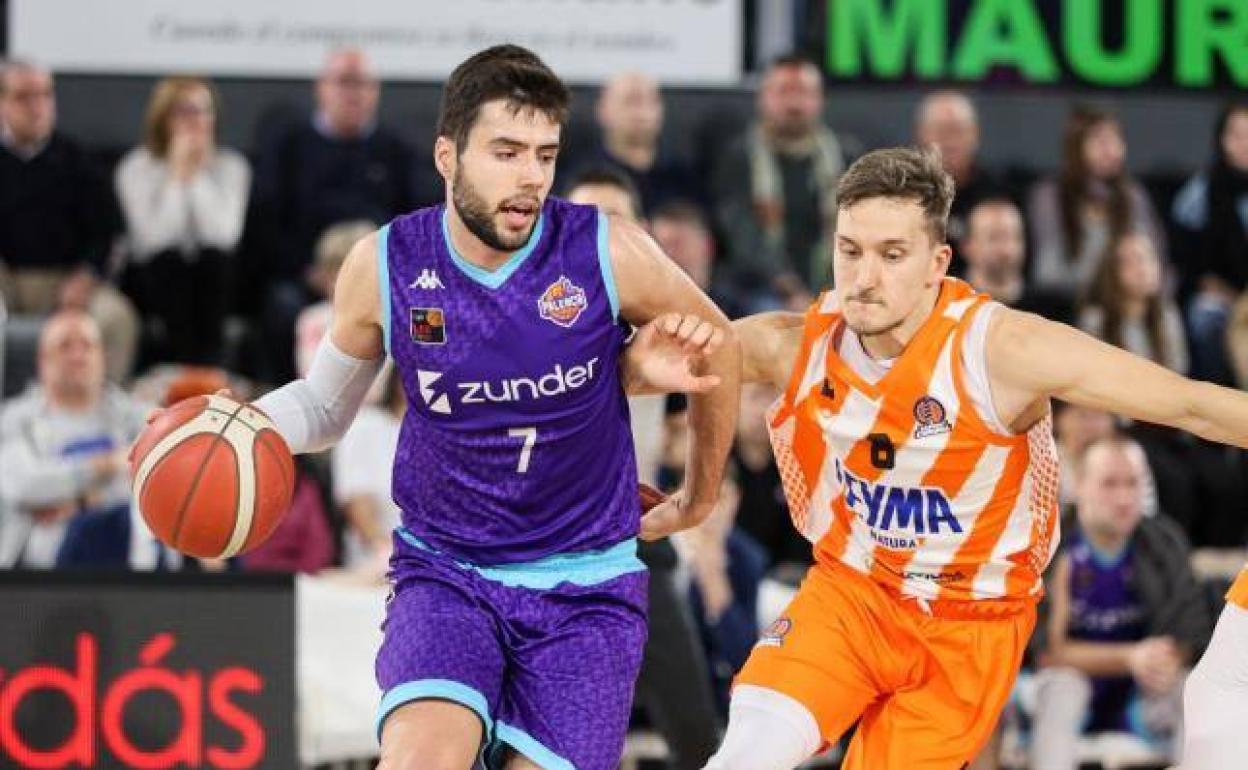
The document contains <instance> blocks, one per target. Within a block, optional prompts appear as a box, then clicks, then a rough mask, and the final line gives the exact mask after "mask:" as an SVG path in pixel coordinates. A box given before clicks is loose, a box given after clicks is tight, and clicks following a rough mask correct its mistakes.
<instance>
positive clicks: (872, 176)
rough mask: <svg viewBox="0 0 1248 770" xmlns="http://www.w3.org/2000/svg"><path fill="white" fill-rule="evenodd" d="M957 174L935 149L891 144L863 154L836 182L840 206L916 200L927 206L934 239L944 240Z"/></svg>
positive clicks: (837, 198) (924, 212) (930, 230)
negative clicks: (869, 201)
mask: <svg viewBox="0 0 1248 770" xmlns="http://www.w3.org/2000/svg"><path fill="white" fill-rule="evenodd" d="M953 191H954V187H953V177H951V176H949V172H947V171H945V169H944V166H942V165H941V163H940V154H939V153H937V152H936V151H934V150H922V149H918V148H916V147H890V148H888V149H886V150H876V151H874V152H869V153H867V154H866V155H863V156H862V157H861V158H859V159H858V160H856V161H854V163H853V165H851V166H850V167H849V169H848V170H847V171H846V172H845V173H844V175H842V176H841V179H840V182H838V183H837V185H836V206H837V208H841V209H844V208H848V207H850V206H852V205H854V204H855V203H858V202H860V201H864V200H867V199H869V198H900V199H902V200H912V201H915V202H916V203H918V204H919V206H920V207H921V208H922V209H923V214H924V215H925V216H926V217H927V224H928V228H929V232H930V233H931V236H932V239H933V240H934V241H936V242H937V243H944V242H945V238H946V231H947V229H948V224H949V208H950V206H952V205H953Z"/></svg>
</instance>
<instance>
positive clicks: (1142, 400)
mask: <svg viewBox="0 0 1248 770" xmlns="http://www.w3.org/2000/svg"><path fill="white" fill-rule="evenodd" d="M988 367H989V372H990V374H991V378H992V381H993V390H994V392H993V397H994V401H995V402H996V405H997V410H998V412H999V413H1000V414H1001V415H1002V417H1003V418H1007V416H1008V415H1019V414H1023V413H1025V412H1026V411H1027V407H1028V402H1035V401H1037V400H1039V399H1044V398H1047V397H1050V396H1051V397H1054V398H1060V399H1062V400H1063V401H1069V402H1071V403H1074V404H1081V405H1083V406H1090V407H1095V408H1097V409H1104V410H1106V411H1109V412H1114V413H1116V414H1120V415H1124V416H1126V417H1130V418H1132V419H1135V420H1143V421H1145V422H1152V423H1158V424H1161V425H1169V426H1171V427H1175V428H1179V429H1181V430H1185V431H1188V432H1190V433H1194V434H1196V435H1198V436H1200V437H1202V438H1205V439H1208V440H1210V441H1218V442H1221V443H1224V444H1233V445H1235V446H1239V447H1248V393H1243V392H1241V391H1238V390H1232V389H1230V388H1223V387H1220V386H1218V385H1214V384H1212V383H1208V382H1197V381H1195V380H1189V379H1187V378H1186V377H1183V376H1181V375H1179V374H1176V373H1175V372H1172V371H1170V370H1169V369H1166V368H1164V367H1162V366H1159V365H1157V364H1155V363H1153V362H1152V361H1148V360H1147V359H1144V358H1141V357H1139V356H1136V355H1133V354H1131V353H1128V352H1126V351H1125V350H1122V349H1120V348H1116V347H1114V346H1112V345H1108V344H1106V343H1104V342H1101V341H1100V340H1098V339H1096V338H1094V337H1092V336H1090V335H1087V334H1084V333H1083V332H1081V331H1078V330H1076V329H1072V328H1071V327H1069V326H1066V325H1065V324H1059V323H1055V322H1053V321H1048V320H1045V319H1043V318H1041V317H1039V316H1036V315H1032V314H1030V313H1020V312H1017V311H1013V310H1008V309H1005V308H1002V309H1000V310H999V311H997V317H995V318H993V319H992V325H991V327H990V329H989V334H988Z"/></svg>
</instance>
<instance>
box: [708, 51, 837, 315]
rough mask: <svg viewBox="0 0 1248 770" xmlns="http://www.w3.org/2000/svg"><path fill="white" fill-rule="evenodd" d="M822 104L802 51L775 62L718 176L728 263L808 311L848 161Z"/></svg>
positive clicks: (824, 265) (823, 270)
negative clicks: (750, 118)
mask: <svg viewBox="0 0 1248 770" xmlns="http://www.w3.org/2000/svg"><path fill="white" fill-rule="evenodd" d="M823 106H824V93H823V82H822V76H821V74H820V71H819V67H818V66H816V65H815V63H814V62H812V61H810V60H809V59H806V58H803V57H801V56H785V57H781V58H779V59H776V60H775V61H774V62H772V64H771V66H769V67H768V68H767V71H766V72H765V73H764V74H763V79H762V84H761V86H760V88H759V92H758V102H757V110H758V115H757V118H756V120H755V122H754V123H753V124H752V125H751V126H750V127H749V128H748V129H747V131H746V132H745V134H744V135H742V136H741V137H739V138H738V139H737V140H736V141H735V142H733V143H732V144H730V145H728V146H727V147H726V148H725V150H724V152H723V155H722V156H721V157H720V158H719V159H718V161H717V162H716V164H715V170H714V174H713V185H712V190H713V197H714V198H715V215H716V219H717V220H718V224H719V228H720V230H721V231H722V232H723V234H724V239H725V243H724V246H725V249H726V251H727V265H728V267H729V268H730V269H731V270H732V271H733V272H734V273H736V274H737V275H739V276H741V278H742V280H743V281H746V282H751V283H755V284H756V285H758V286H759V287H760V289H762V290H764V291H768V292H771V293H773V294H774V295H776V296H778V297H779V298H780V299H781V301H783V302H784V303H785V304H788V305H790V306H793V307H798V306H801V307H803V309H804V306H805V305H807V304H809V300H810V298H811V296H812V293H813V292H814V291H816V290H818V289H821V288H822V287H823V286H824V285H825V284H826V283H827V278H828V276H829V265H830V262H829V258H830V256H831V253H832V252H831V249H830V248H829V243H828V241H827V239H826V237H825V235H826V233H828V232H830V231H831V226H832V224H833V223H834V222H835V219H836V183H837V180H838V179H840V176H841V172H842V171H844V168H845V161H844V157H843V156H842V152H841V146H840V142H839V141H838V140H837V137H836V135H835V134H834V133H833V132H832V130H831V129H829V128H828V127H827V126H826V125H824V121H823Z"/></svg>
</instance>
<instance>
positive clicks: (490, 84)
mask: <svg viewBox="0 0 1248 770" xmlns="http://www.w3.org/2000/svg"><path fill="white" fill-rule="evenodd" d="M571 98H572V97H571V94H570V93H569V91H568V88H567V86H565V85H564V84H563V81H561V80H560V79H559V77H558V76H557V75H555V73H554V72H552V71H551V70H550V68H549V67H547V66H546V64H545V62H543V61H542V60H541V59H540V58H538V56H537V54H535V53H533V52H532V51H530V50H528V49H527V48H521V47H520V46H518V45H496V46H494V47H492V48H487V49H485V50H484V51H481V52H480V53H477V54H474V55H473V56H471V57H469V58H468V59H467V60H465V61H464V62H463V63H462V64H460V65H459V66H458V67H456V68H455V71H454V72H452V73H451V77H450V78H449V79H448V80H447V81H446V88H445V89H444V90H443V91H442V104H441V106H440V107H439V109H438V136H444V137H446V138H448V139H450V140H451V141H453V142H455V148H456V151H457V152H462V151H463V148H464V145H465V144H466V142H467V140H468V132H469V131H471V130H472V126H473V124H475V123H476V122H477V116H478V115H480V114H481V106H482V105H483V104H485V103H486V102H489V101H493V100H495V99H506V100H507V106H508V107H509V108H511V110H512V111H513V112H519V111H520V110H522V109H533V110H538V111H540V112H543V113H545V114H546V116H547V117H549V118H550V119H551V120H552V121H554V122H556V123H558V124H559V125H560V126H562V125H563V124H564V123H565V122H567V119H568V103H569V102H570V101H571Z"/></svg>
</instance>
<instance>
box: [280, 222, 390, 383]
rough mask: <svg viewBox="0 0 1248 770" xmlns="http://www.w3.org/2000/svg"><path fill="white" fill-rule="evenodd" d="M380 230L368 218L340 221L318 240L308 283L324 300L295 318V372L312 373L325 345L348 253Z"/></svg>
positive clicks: (301, 373)
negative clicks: (314, 359)
mask: <svg viewBox="0 0 1248 770" xmlns="http://www.w3.org/2000/svg"><path fill="white" fill-rule="evenodd" d="M376 229H377V225H376V224H374V223H372V222H367V221H364V220H356V221H353V222H339V223H338V224H336V225H332V226H330V227H329V228H328V229H326V230H325V232H323V233H321V237H320V238H318V239H317V241H316V261H315V263H314V264H313V267H312V271H311V275H310V276H309V281H308V282H309V284H310V285H311V286H312V288H313V289H314V290H315V291H316V293H317V294H319V295H320V298H321V299H320V300H319V301H318V302H316V303H315V304H312V305H309V306H307V307H305V308H304V309H303V310H301V311H299V317H298V318H297V319H296V321H295V372H296V373H297V374H298V375H299V376H300V377H303V376H304V375H306V374H307V373H308V367H309V366H311V364H312V356H313V355H314V354H315V353H316V348H317V346H318V345H320V344H321V338H322V337H324V336H325V333H326V332H327V331H329V327H330V320H331V315H332V312H333V300H334V284H336V283H337V282H338V271H339V270H340V269H342V263H343V261H344V260H346V258H347V252H349V251H351V247H352V246H354V245H355V243H356V241H358V240H360V239H361V238H363V237H364V236H366V235H368V234H369V233H371V232H373V231H374V230H376Z"/></svg>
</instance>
